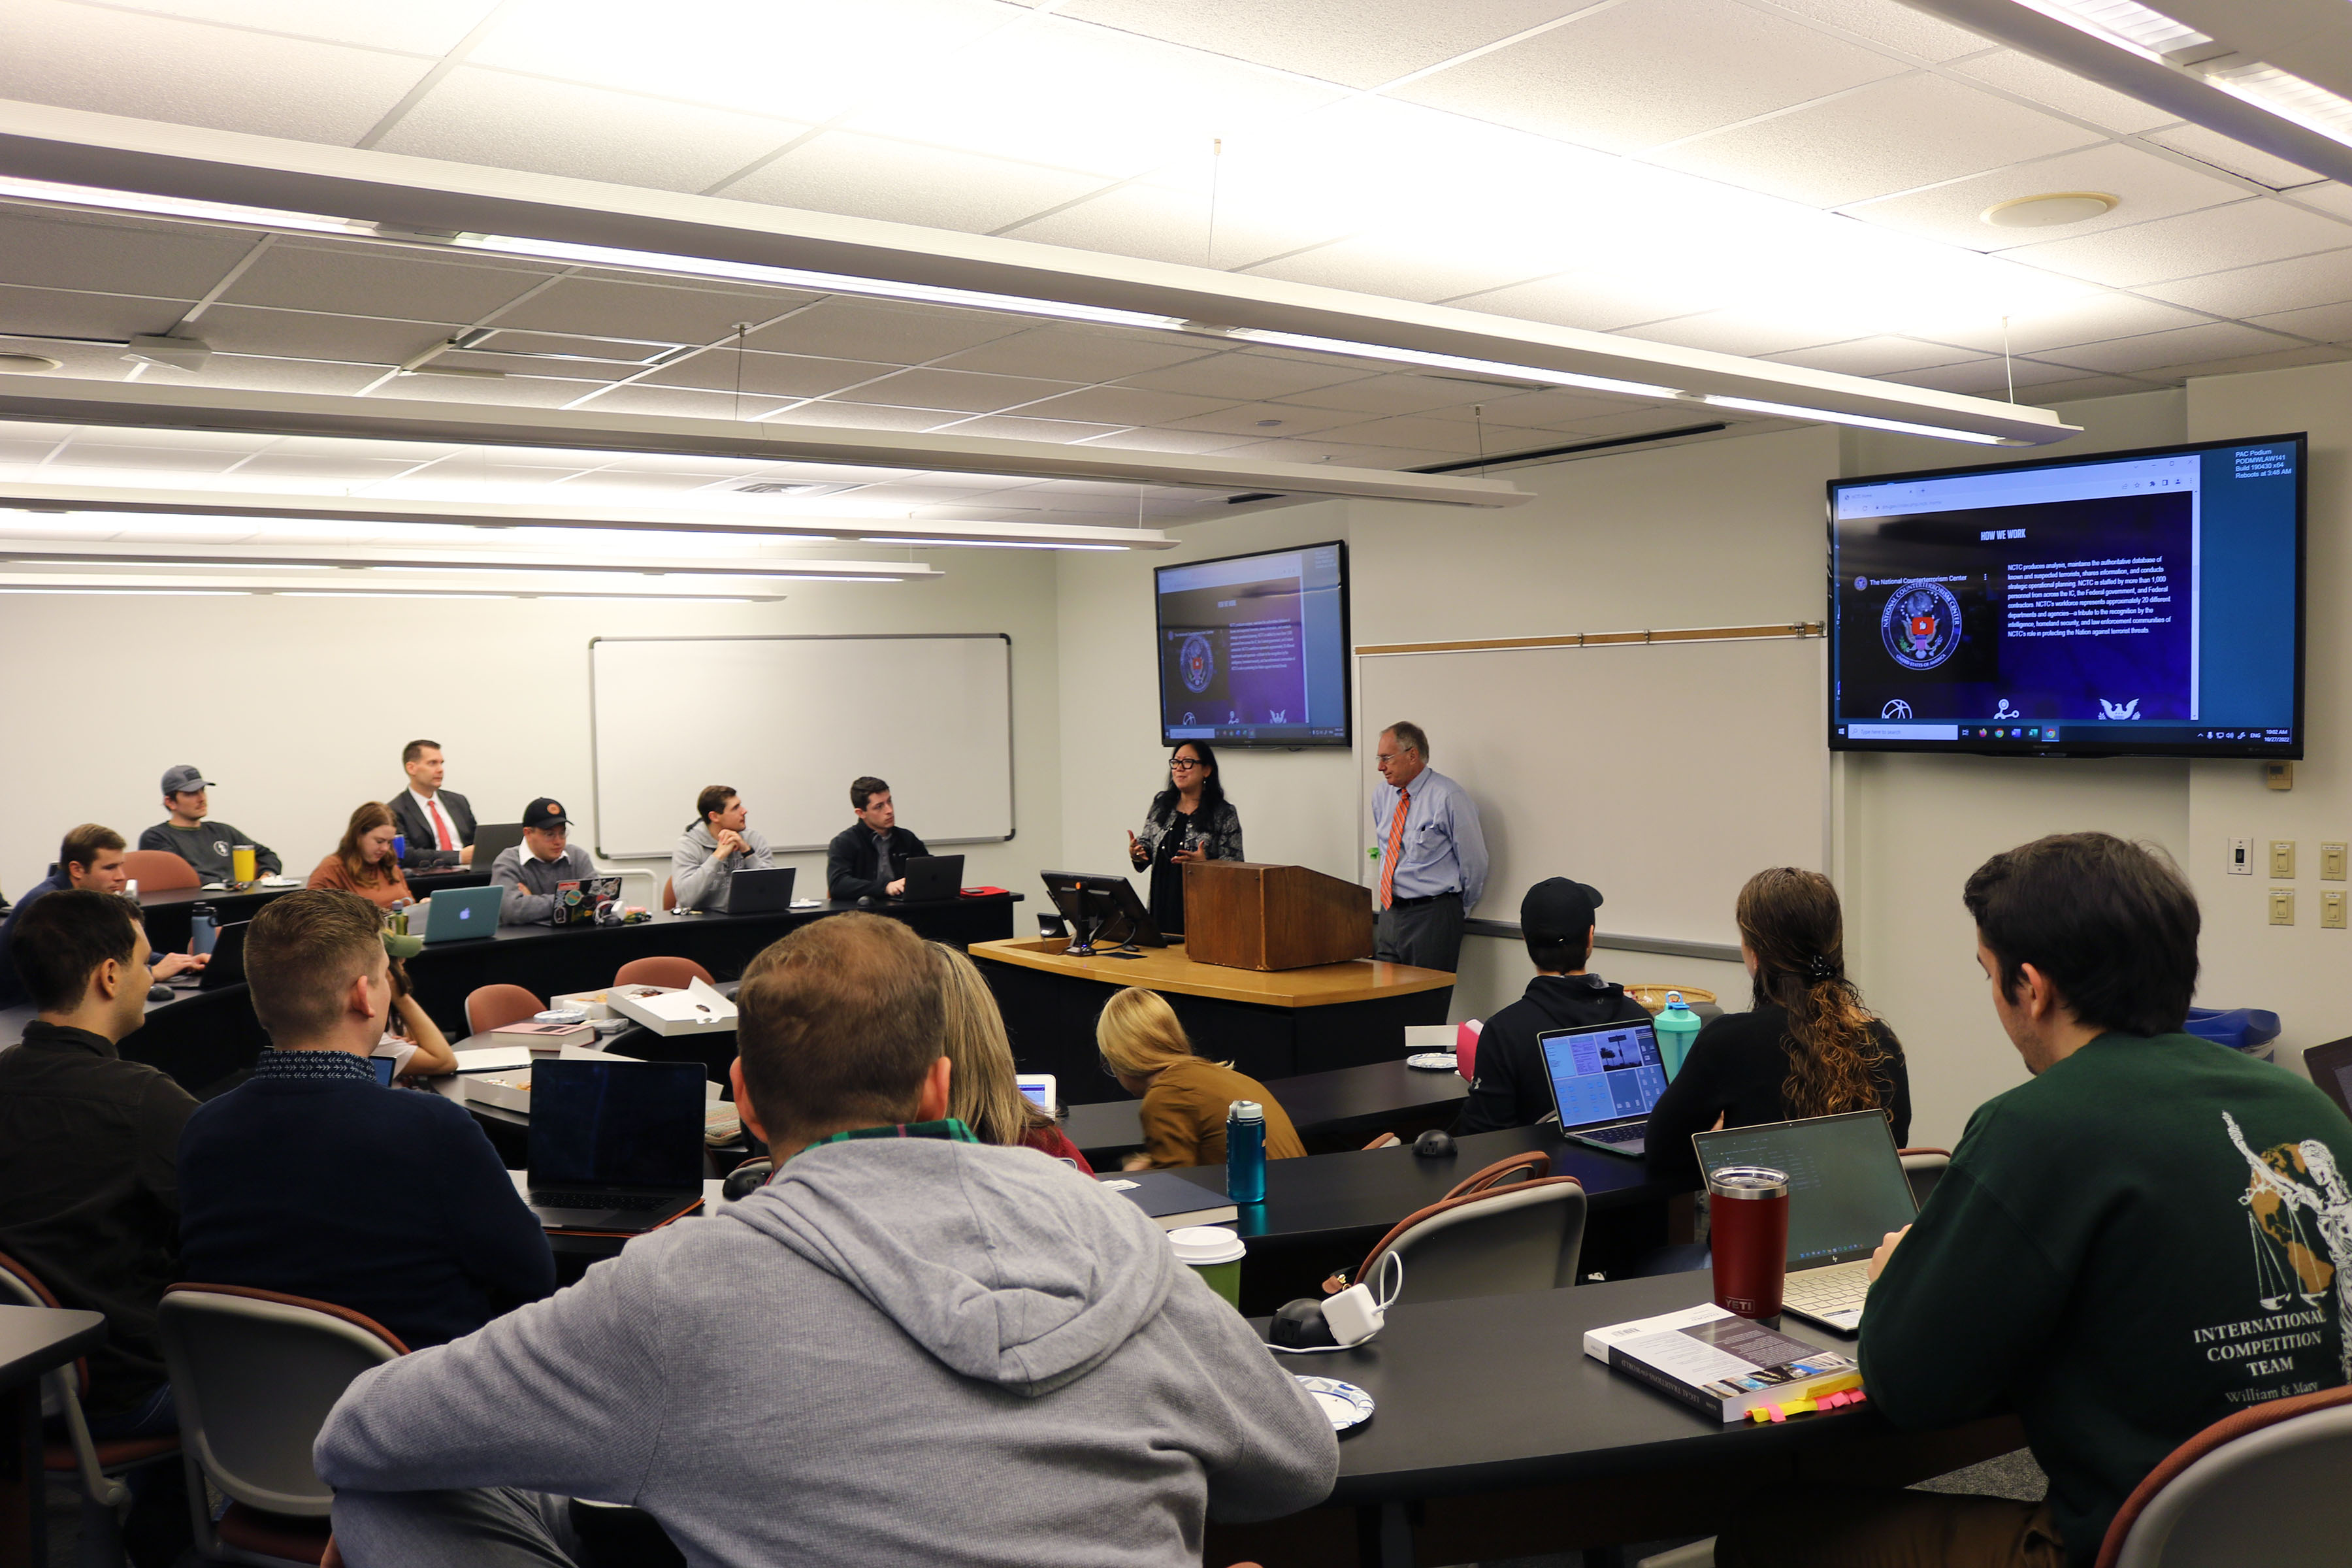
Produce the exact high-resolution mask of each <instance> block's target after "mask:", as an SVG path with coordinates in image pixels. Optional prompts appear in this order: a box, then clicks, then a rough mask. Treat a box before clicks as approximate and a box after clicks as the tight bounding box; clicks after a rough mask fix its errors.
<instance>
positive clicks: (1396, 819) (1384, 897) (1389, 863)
mask: <svg viewBox="0 0 2352 1568" xmlns="http://www.w3.org/2000/svg"><path fill="white" fill-rule="evenodd" d="M1409 805H1412V791H1411V790H1402V789H1401V790H1399V791H1397V803H1396V813H1395V815H1393V816H1391V817H1390V818H1389V847H1388V850H1387V852H1386V853H1385V854H1383V855H1382V856H1381V908H1382V909H1384V910H1389V909H1394V908H1395V907H1396V868H1397V857H1398V856H1399V855H1400V854H1402V852H1403V850H1404V813H1405V808H1406V807H1407V806H1409Z"/></svg>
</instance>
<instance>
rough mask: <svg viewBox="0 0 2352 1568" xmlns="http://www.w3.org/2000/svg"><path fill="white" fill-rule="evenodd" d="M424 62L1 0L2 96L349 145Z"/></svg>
mask: <svg viewBox="0 0 2352 1568" xmlns="http://www.w3.org/2000/svg"><path fill="white" fill-rule="evenodd" d="M430 64H431V62H430V61H427V60H423V59H417V58H413V57H404V56H399V55H389V54H383V53H379V52H377V51H374V50H371V49H355V48H346V47H341V46H338V45H333V44H318V43H310V42H307V41H305V40H302V39H299V38H284V37H273V36H271V35H270V34H268V33H256V32H246V31H241V30H238V29H235V28H229V27H211V26H203V25H202V24H199V23H194V22H184V21H180V20H177V19H176V18H173V17H167V16H142V15H138V14H136V13H132V12H129V11H118V10H112V9H110V8H107V7H103V6H98V5H68V4H65V3H64V0H9V5H8V7H7V47H5V48H0V97H5V98H18V99H25V100H29V101H31V102H34V103H53V104H57V105H59V106H60V107H63V108H67V109H89V110H97V111H98V112H100V113H102V114H127V115H131V116H134V117H136V118H138V119H141V120H163V121H173V122H175V123H178V124H183V125H207V126H213V127H215V128H217V129H221V130H226V131H248V132H254V133H255V134H257V135H262V136H285V137H291V138H293V139H294V140H296V141H301V142H334V143H340V144H345V145H348V144H349V143H351V142H355V141H357V140H358V139H359V138H360V137H361V136H362V135H363V134H365V133H366V132H367V130H368V128H369V127H370V126H372V125H373V124H374V123H375V122H376V121H378V120H380V119H382V118H383V115H384V114H385V112H386V111H387V110H390V109H391V108H392V107H393V105H394V104H395V103H398V102H399V101H400V99H401V95H402V94H404V93H405V92H407V91H408V89H410V88H412V87H414V86H415V84H416V82H417V81H418V79H421V78H422V77H423V76H424V75H425V70H426V69H427V68H428V67H429V66H430Z"/></svg>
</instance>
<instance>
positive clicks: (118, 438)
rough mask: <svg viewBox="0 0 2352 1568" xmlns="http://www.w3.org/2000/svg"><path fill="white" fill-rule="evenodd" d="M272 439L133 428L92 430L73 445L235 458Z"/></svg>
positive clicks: (237, 433)
mask: <svg viewBox="0 0 2352 1568" xmlns="http://www.w3.org/2000/svg"><path fill="white" fill-rule="evenodd" d="M274 439H275V437H268V436H255V435H248V434H247V433H246V432H244V431H239V430H151V429H142V428H141V427H139V426H121V427H115V428H107V427H100V426H89V427H88V428H86V429H84V430H83V431H82V432H81V433H80V434H79V435H78V436H76V437H74V443H75V445H77V446H79V445H82V444H85V443H87V444H89V445H91V446H98V447H153V448H155V449H156V450H158V451H167V452H203V453H205V454H207V455H209V454H213V453H218V452H226V453H228V454H229V455H230V457H231V458H240V457H244V456H246V455H247V454H248V453H252V452H258V451H261V450H262V449H263V448H265V447H268V446H269V445H271V443H272V441H273V440H274Z"/></svg>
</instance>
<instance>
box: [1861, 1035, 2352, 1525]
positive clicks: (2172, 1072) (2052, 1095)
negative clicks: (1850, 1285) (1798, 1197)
mask: <svg viewBox="0 0 2352 1568" xmlns="http://www.w3.org/2000/svg"><path fill="white" fill-rule="evenodd" d="M2347 1169H2352V1122H2347V1121H2346V1120H2345V1118H2344V1114H2343V1112H2341V1111H2339V1110H2336V1107H2335V1105H2334V1104H2333V1103H2331V1102H2330V1101H2329V1100H2327V1098H2326V1096H2324V1095H2323V1094H2321V1093H2320V1092H2319V1090H2317V1089H2314V1088H2313V1087H2312V1086H2311V1085H2310V1084H2309V1083H2307V1082H2305V1080H2304V1079H2300V1078H2298V1077H2296V1076H2294V1074H2292V1073H2289V1072H2287V1071H2284V1069H2282V1068H2277V1067H2273V1066H2272V1065H2271V1064H2269V1063H2267V1062H2262V1061H2256V1060H2253V1059H2252V1058H2247V1057H2244V1056H2242V1055H2240V1054H2239V1053H2238V1052H2236V1051H2232V1050H2230V1049H2227V1048H2226V1047H2221V1046H2216V1045H2213V1044H2211V1043H2210V1042H2208V1041H2205V1040H2200V1039H2198V1038H2197V1037H2194V1036H2191V1035H2162V1036H2158V1037H2155V1038H2153V1039H2147V1038H2142V1037H2137V1036H2132V1035H2119V1034H2109V1035H2103V1036H2101V1037H2099V1038H2097V1039H2095V1040H2094V1041H2092V1042H2091V1043H2090V1044H2089V1045H2087V1046H2084V1047H2083V1048H2082V1049H2081V1050H2079V1051H2076V1052H2075V1053H2074V1055H2073V1056H2070V1057H2068V1058H2066V1059H2065V1060H2063V1061H2062V1062H2059V1063H2058V1064H2057V1065H2056V1066H2054V1067H2052V1068H2049V1069H2048V1070H2047V1071H2045V1072H2043V1073H2042V1075H2041V1076H2040V1077H2039V1078H2037V1079H2034V1080H2033V1081H2032V1083H2028V1084H2024V1085H2022V1086H2021V1087H2019V1088H2017V1089H2011V1091H2010V1092H2008V1093H2007V1094H2004V1095H2001V1096H2000V1097H1998V1098H1996V1099H1994V1100H1989V1101H1987V1102H1986V1103H1985V1104H1984V1105H1983V1106H1981V1107H1979V1109H1978V1110H1977V1113H1976V1114H1975V1115H1974V1116H1973V1117H1971V1118H1970V1119H1969V1128H1968V1131H1967V1133H1966V1135H1965V1136H1963V1137H1962V1139H1961V1140H1960V1145H1959V1147H1958V1149H1957V1150H1955V1151H1954V1152H1953V1155H1952V1167H1951V1170H1950V1171H1949V1172H1948V1173H1947V1174H1946V1176H1945V1177H1944V1179H1943V1181H1942V1182H1941V1183H1939V1184H1937V1188H1936V1191H1935V1193H1934V1194H1933V1195H1932V1196H1930V1197H1929V1199H1928V1201H1927V1206H1926V1207H1924V1208H1923V1209H1922V1210H1921V1211H1920V1213H1919V1219H1918V1223H1917V1224H1916V1225H1915V1226H1913V1227H1912V1230H1911V1234H1910V1236H1909V1237H1906V1239H1905V1240H1904V1242H1903V1245H1902V1246H1901V1247H1897V1248H1896V1249H1895V1256H1894V1257H1893V1258H1892V1259H1891V1260H1890V1261H1889V1262H1888V1264H1887V1267H1886V1270H1885V1273H1884V1274H1883V1275H1881V1276H1880V1278H1879V1279H1878V1281H1877V1283H1875V1284H1874V1286H1872V1288H1871V1292H1870V1308H1869V1311H1868V1314H1867V1315H1866V1317H1865V1318H1864V1323H1863V1333H1862V1347H1861V1359H1862V1368H1863V1374H1864V1382H1865V1384H1866V1385H1867V1386H1868V1388H1869V1390H1870V1394H1871V1398H1872V1401H1873V1402H1874V1404H1875V1405H1876V1406H1877V1407H1878V1409H1879V1410H1880V1411H1882V1412H1883V1413H1884V1414H1885V1415H1886V1417H1887V1418H1888V1419H1889V1420H1891V1421H1894V1422H1895V1424H1896V1425H1898V1426H1943V1425H1948V1424H1950V1423H1953V1422H1958V1421H1964V1420H1969V1419H1971V1418H1973V1417H1976V1416H1979V1415H1991V1414H1994V1413H1996V1412H1999V1411H2001V1410H2015V1411H2016V1412H2017V1413H2018V1415H2019V1416H2020V1418H2021V1420H2022V1421H2023V1422H2024V1424H2025V1431H2026V1436H2027V1437H2028V1439H2029V1440H2030V1441H2031V1442H2032V1445H2033V1452H2034V1457H2035V1458H2038V1459H2039V1460H2040V1461H2041V1463H2042V1468H2043V1469H2045V1470H2047V1471H2048V1472H2049V1473H2050V1501H2051V1508H2052V1512H2053V1516H2054V1518H2055V1520H2056V1521H2057V1525H2058V1529H2059V1532H2060V1534H2061V1535H2062V1536H2063V1538H2064V1540H2065V1542H2066V1550H2067V1555H2068V1558H2069V1559H2070V1561H2071V1562H2073V1563H2078V1564H2088V1563H2091V1562H2092V1561H2093V1559H2094V1558H2095V1557H2096V1556H2097V1554H2098V1550H2099V1542H2100V1541H2101V1539H2102V1538H2103V1537H2104V1535H2105V1532H2106V1528H2107V1524H2108V1521H2110V1520H2112V1519H2113V1518H2114V1517H2115V1513H2116V1509H2117V1508H2119V1507H2121V1506H2122V1503H2123V1500H2124V1499H2125V1498H2126V1497H2127V1496H2128V1495H2130V1492H2131V1489H2133V1488H2134V1487H2136V1486H2137V1485H2138V1484H2139V1482H2140V1480H2141V1479H2142V1478H2144V1477H2145V1476H2146V1475H2147V1472H2148V1471H2149V1470H2151V1469H2153V1468H2155V1467H2156V1465H2157V1463H2158V1461H2159V1460H2161V1459H2162V1458H2164V1456H2165V1455H2167V1454H2168V1453H2169V1452H2171V1451H2172V1449H2174V1448H2175V1447H2179V1445H2180V1444H2181V1443H2182V1442H2183V1441H2185V1440H2187V1439H2188V1438H2189V1436H2193V1435H2194V1434H2195V1433H2196V1432H2198V1431H2199V1430H2200V1428H2202V1427H2204V1426H2209V1425H2210V1424H2211V1423H2213V1422H2215V1421H2218V1420H2220V1419H2221V1417H2222V1416H2224V1415H2231V1413H2233V1412H2234V1411H2237V1410H2239V1409H2242V1408H2243V1407H2244V1406H2245V1405H2250V1404H2253V1403H2256V1402H2259V1401H2262V1400H2266V1399H2278V1398H2283V1397H2285V1396H2286V1395H2289V1394H2308V1393H2311V1392H2314V1391H2315V1390H2317V1389H2320V1388H2326V1387H2333V1386H2335V1385H2336V1384H2342V1383H2345V1382H2347V1381H2352V1334H2347V1312H2352V1189H2347V1184H2346V1178H2345V1174H2344V1173H2345V1172H2346V1170H2347Z"/></svg>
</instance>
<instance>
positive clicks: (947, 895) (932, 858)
mask: <svg viewBox="0 0 2352 1568" xmlns="http://www.w3.org/2000/svg"><path fill="white" fill-rule="evenodd" d="M961 891H963V857H962V856H961V855H912V856H909V857H908V858H907V889H906V891H904V892H902V893H900V894H899V895H898V896H899V897H900V898H902V899H906V900H909V901H911V900H916V899H952V898H954V897H955V896H956V895H957V894H958V893H961Z"/></svg>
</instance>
